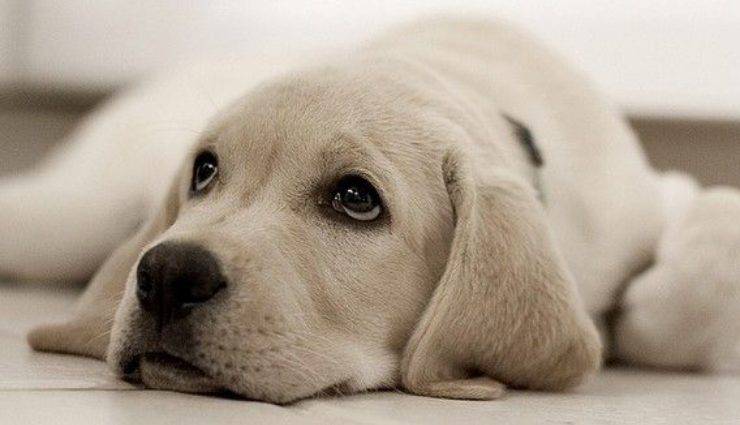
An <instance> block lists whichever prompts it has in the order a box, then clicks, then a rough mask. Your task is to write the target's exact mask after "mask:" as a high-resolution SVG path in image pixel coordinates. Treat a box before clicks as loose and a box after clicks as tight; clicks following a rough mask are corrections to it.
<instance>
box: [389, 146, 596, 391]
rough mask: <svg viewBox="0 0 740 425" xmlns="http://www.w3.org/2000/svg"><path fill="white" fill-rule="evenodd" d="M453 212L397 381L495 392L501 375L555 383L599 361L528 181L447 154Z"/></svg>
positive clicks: (421, 387)
mask: <svg viewBox="0 0 740 425" xmlns="http://www.w3.org/2000/svg"><path fill="white" fill-rule="evenodd" d="M443 170H444V176H445V183H446V186H447V191H448V193H449V196H450V200H451V202H452V205H453V208H454V213H455V220H456V224H455V235H454V237H453V241H452V247H451V250H450V254H449V258H448V261H447V265H446V269H445V271H444V273H443V275H442V277H441V280H440V282H439V284H438V286H437V288H436V291H435V292H434V294H433V296H432V299H431V301H430V303H429V305H428V306H427V309H426V311H425V312H424V314H423V315H422V317H421V319H420V322H419V324H418V325H417V327H416V329H415V330H414V332H413V334H412V336H411V339H410V340H409V343H408V345H407V346H406V349H405V352H404V357H403V361H402V365H401V370H402V379H403V384H404V386H405V388H406V389H407V390H408V391H410V392H412V393H416V394H421V395H427V396H434V397H444V398H460V399H493V398H497V397H499V396H500V395H501V394H503V392H504V388H505V385H510V386H513V387H517V388H530V389H553V390H556V389H563V388H566V387H569V386H572V385H575V384H577V383H578V382H580V381H581V379H582V378H583V377H584V375H586V374H588V373H590V372H593V371H595V370H596V369H597V368H598V367H599V366H600V363H601V342H600V340H599V337H598V334H597V332H596V329H595V327H594V325H593V323H592V321H591V320H590V319H589V317H588V315H587V314H586V312H585V310H584V309H583V307H582V305H581V302H580V298H579V296H578V294H577V293H576V290H575V287H574V283H573V281H572V278H571V276H570V274H569V273H568V271H567V270H566V268H565V265H564V263H563V259H562V258H561V256H560V255H559V254H558V252H557V251H556V249H555V246H554V244H553V240H552V237H551V235H550V232H549V229H548V226H547V223H546V220H545V212H544V210H543V208H542V205H541V204H540V203H539V202H538V201H537V199H536V194H535V193H534V191H533V190H532V189H531V188H530V187H529V185H527V184H526V183H524V182H521V181H520V179H518V178H517V177H516V176H514V175H513V174H509V173H508V172H507V171H505V170H504V171H501V170H488V171H482V170H476V169H473V167H472V164H470V163H469V162H468V161H467V159H466V158H465V157H464V156H463V155H462V153H461V152H452V153H450V154H448V155H447V156H446V158H445V160H444V164H443Z"/></svg>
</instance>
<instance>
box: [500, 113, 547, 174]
mask: <svg viewBox="0 0 740 425" xmlns="http://www.w3.org/2000/svg"><path fill="white" fill-rule="evenodd" d="M503 117H504V119H506V121H508V122H509V124H511V127H512V128H513V129H514V136H516V138H517V140H519V143H520V144H521V145H522V147H523V148H524V150H525V151H526V152H527V155H528V156H529V161H530V162H531V163H532V165H534V166H535V167H537V168H539V167H542V166H543V165H545V160H544V159H543V158H542V152H540V150H539V148H538V147H537V143H535V140H534V136H533V135H532V132H531V131H530V130H529V127H527V126H525V125H524V124H522V123H521V122H520V121H518V120H515V119H514V118H512V117H510V116H508V115H506V114H503Z"/></svg>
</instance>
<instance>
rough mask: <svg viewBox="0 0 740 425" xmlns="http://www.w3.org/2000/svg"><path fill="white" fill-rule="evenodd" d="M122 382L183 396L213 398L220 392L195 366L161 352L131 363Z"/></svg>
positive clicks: (126, 368) (211, 379) (142, 356)
mask: <svg viewBox="0 0 740 425" xmlns="http://www.w3.org/2000/svg"><path fill="white" fill-rule="evenodd" d="M123 372H124V376H123V378H124V379H125V380H127V381H131V382H140V383H142V384H144V385H145V386H146V387H149V388H153V389H160V390H172V391H180V392H185V393H197V394H213V393H219V392H222V391H224V387H223V386H220V385H218V384H217V383H216V382H215V381H214V380H213V378H211V377H210V376H208V375H207V374H206V373H205V372H204V371H203V370H202V369H200V368H198V367H196V366H195V365H193V364H191V363H189V362H187V361H185V360H183V359H181V358H180V357H176V356H173V355H171V354H169V353H165V352H152V353H145V354H142V355H139V356H136V357H135V358H133V359H131V360H130V361H129V362H127V363H126V365H125V367H124V370H123Z"/></svg>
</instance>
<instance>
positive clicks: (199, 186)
mask: <svg viewBox="0 0 740 425" xmlns="http://www.w3.org/2000/svg"><path fill="white" fill-rule="evenodd" d="M217 173H218V159H217V158H216V155H214V154H213V153H211V152H208V151H204V152H201V153H199V154H198V156H197V157H195V163H194V164H193V181H192V182H191V184H190V190H191V191H192V193H194V194H199V193H201V192H203V190H205V189H207V188H208V186H209V185H210V184H211V182H212V181H213V179H214V178H215V177H216V174H217Z"/></svg>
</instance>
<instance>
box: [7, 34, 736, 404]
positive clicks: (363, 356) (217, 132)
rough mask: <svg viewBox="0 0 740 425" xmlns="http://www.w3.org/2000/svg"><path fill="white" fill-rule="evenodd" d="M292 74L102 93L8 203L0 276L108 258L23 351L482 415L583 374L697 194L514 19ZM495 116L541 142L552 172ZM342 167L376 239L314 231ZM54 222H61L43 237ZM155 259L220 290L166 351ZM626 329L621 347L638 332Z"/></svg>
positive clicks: (174, 384) (149, 375)
mask: <svg viewBox="0 0 740 425" xmlns="http://www.w3.org/2000/svg"><path fill="white" fill-rule="evenodd" d="M292 62H294V61H288V60H280V59H275V58H271V59H266V58H252V59H251V60H250V61H246V62H242V63H233V62H232V63H226V64H210V65H209V66H208V67H207V68H197V69H196V70H195V71H191V72H190V73H185V74H180V76H179V77H172V76H169V75H167V76H166V77H165V78H163V79H161V80H158V81H155V82H151V83H149V84H148V85H145V86H142V87H140V88H138V89H136V90H135V91H133V92H130V93H129V94H128V95H127V96H125V97H124V98H122V99H119V100H114V101H113V103H112V104H111V105H109V106H108V107H106V108H104V109H103V110H102V111H100V112H99V113H98V114H97V115H96V116H94V117H93V118H92V119H91V120H89V121H88V123H87V124H85V125H84V126H83V128H82V129H81V130H80V131H79V132H78V134H77V135H76V136H75V137H74V138H73V140H72V141H71V145H70V147H69V148H68V149H67V151H66V152H64V153H63V154H62V155H61V156H60V157H58V158H57V159H56V160H52V161H51V162H49V163H47V164H46V165H45V166H43V167H42V168H41V169H40V170H39V171H37V172H35V173H34V175H32V176H27V177H23V178H18V179H17V180H14V181H9V182H5V183H3V184H2V185H0V203H2V208H0V214H2V217H0V218H2V220H0V226H3V227H2V232H0V233H2V234H4V235H6V238H5V241H3V242H0V244H1V245H0V271H3V272H6V273H9V274H13V275H17V276H20V277H28V278H45V279H48V278H57V279H70V278H81V277H83V276H85V275H86V274H88V273H89V272H90V271H91V270H92V267H93V266H94V265H95V264H97V263H98V262H99V261H100V259H101V257H102V256H103V255H105V254H107V253H109V252H110V251H111V249H112V247H114V246H116V245H118V244H122V245H121V247H120V248H118V249H117V250H116V251H115V253H113V254H112V256H111V257H110V258H109V259H108V261H107V262H106V263H105V264H104V265H103V267H102V268H101V269H100V270H99V271H98V272H97V274H96V275H95V277H94V278H93V280H92V282H91V284H90V287H89V288H88V290H87V292H86V294H85V295H84V296H83V298H82V300H81V301H80V305H79V309H78V312H77V315H76V316H75V317H74V318H72V319H70V321H69V322H67V323H64V324H61V325H53V326H48V327H42V328H39V329H36V330H35V331H33V332H32V333H31V335H30V336H29V340H30V342H31V345H32V346H34V347H35V348H37V349H43V350H51V351H63V352H72V353H78V354H84V355H90V356H94V357H99V358H104V357H107V360H108V361H109V362H110V364H111V366H112V367H113V369H114V370H115V371H116V372H118V373H122V370H123V369H124V367H125V363H126V361H127V360H128V359H131V358H133V357H135V356H136V355H138V354H142V353H145V352H153V351H166V352H168V353H170V354H172V355H175V356H177V357H180V358H182V359H184V360H185V361H187V362H189V363H191V364H193V365H195V366H197V367H198V368H199V369H201V370H202V371H204V372H205V375H206V376H207V378H203V377H202V376H201V377H193V376H188V375H178V374H177V373H176V372H177V371H176V370H170V369H167V368H166V367H161V365H160V366H158V365H156V364H143V365H142V367H141V371H140V375H141V376H140V378H141V379H142V380H143V382H144V383H145V384H147V385H149V386H152V387H160V388H170V389H179V390H182V391H194V392H211V391H214V390H217V389H228V390H230V391H233V392H236V393H238V394H241V395H243V396H246V397H250V398H257V399H262V400H267V401H273V402H289V401H292V400H295V399H299V398H302V397H307V396H311V395H315V394H317V393H321V392H324V391H327V390H336V391H339V392H343V393H344V392H355V391H363V390H367V389H375V388H388V387H399V386H400V387H402V388H404V389H406V390H407V391H410V392H413V393H417V394H423V395H429V396H438V397H450V398H465V399H492V398H496V397H499V396H500V395H501V394H502V393H503V391H504V388H505V387H506V386H514V387H524V388H534V389H552V390H559V389H563V388H567V387H571V386H573V385H576V384H577V383H578V382H580V381H581V380H582V379H583V378H584V377H586V376H587V375H589V374H590V373H593V372H594V371H595V370H596V369H597V368H598V367H599V365H600V362H601V351H602V350H601V342H600V339H599V336H598V334H597V332H596V329H595V327H594V324H593V322H592V318H593V319H599V318H600V316H601V314H602V313H604V312H605V311H606V310H608V309H609V308H610V307H611V306H612V304H613V303H614V302H616V297H617V293H618V288H619V287H620V284H621V283H622V282H623V281H625V280H626V279H628V278H629V277H630V276H631V275H632V274H633V273H635V271H636V270H638V269H639V268H640V267H642V266H644V265H645V264H646V263H647V262H649V261H650V260H651V258H652V257H653V254H654V253H655V250H656V247H657V246H658V243H659V239H660V236H661V234H662V232H663V229H664V227H665V224H666V222H668V221H669V220H671V218H672V217H674V216H682V213H681V211H680V210H682V209H684V208H687V205H688V204H690V203H691V199H692V198H691V195H690V194H691V193H693V192H692V190H693V189H692V188H691V182H690V181H688V180H687V181H685V182H684V180H682V179H681V178H678V179H676V178H673V177H667V178H663V177H661V176H659V175H658V174H657V173H656V172H654V171H653V170H651V168H650V167H649V166H648V164H647V162H646V160H645V158H644V155H643V153H642V151H641V150H640V148H639V146H638V144H637V141H636V139H635V137H634V135H633V134H632V132H631V131H630V129H629V128H628V126H627V125H626V124H625V122H624V121H623V119H622V118H621V117H620V116H619V114H618V113H617V112H615V111H614V110H613V108H612V107H611V106H610V105H609V104H608V103H607V102H605V101H604V99H603V98H602V97H601V96H600V95H598V94H597V93H596V92H595V90H594V89H593V88H592V87H591V86H590V84H589V83H588V81H587V79H585V78H584V77H583V76H582V75H580V74H579V73H578V72H576V71H574V70H572V69H570V68H569V67H568V66H567V65H566V64H564V63H563V62H562V61H561V60H560V59H559V58H558V57H556V56H555V55H553V54H552V53H551V52H550V50H549V49H547V48H546V47H543V46H542V45H540V44H539V43H537V42H536V41H533V40H532V39H531V38H530V37H528V36H527V35H525V34H522V33H521V32H519V31H518V30H515V29H512V28H510V27H509V26H507V25H504V24H500V23H486V22H466V21H440V20H433V21H425V22H421V23H417V24H415V25H411V26H406V27H403V28H401V29H398V30H397V31H395V32H392V33H389V34H387V35H386V36H385V37H383V38H380V39H377V40H375V41H374V42H372V43H370V44H368V45H367V46H364V47H363V48H361V49H359V50H357V51H355V52H351V53H348V54H344V55H337V57H335V58H329V59H326V60H320V61H318V62H319V63H310V64H308V65H307V66H304V67H302V68H301V67H299V70H298V71H295V72H292V73H288V74H284V75H283V76H280V77H275V76H276V75H278V74H282V73H284V72H287V71H288V70H289V69H292ZM268 76H270V77H271V78H270V79H267V80H266V77H268ZM194 91H197V92H199V93H201V95H199V96H191V95H189V94H192V93H193V92H194ZM203 93H205V95H202V94H203ZM225 104H229V106H227V107H224V108H221V106H222V105H225ZM216 107H219V108H218V109H219V111H220V112H218V113H217V114H216V113H215V111H214V110H213V109H214V108H216ZM502 114H506V115H509V116H511V117H515V118H516V119H517V120H519V121H521V122H523V123H526V125H527V126H528V127H529V128H530V129H531V130H532V132H533V134H534V137H535V139H536V141H537V144H538V146H539V147H540V149H541V150H542V153H543V156H544V158H545V161H546V163H545V166H544V168H543V169H542V170H541V172H540V173H541V175H539V176H538V175H537V174H538V171H537V170H535V169H534V167H532V165H531V164H530V163H529V161H528V159H527V156H526V154H525V152H524V151H523V150H522V148H521V146H520V145H519V142H518V140H517V139H516V137H515V136H514V134H513V131H512V128H511V126H510V124H509V123H508V122H507V121H506V120H505V119H504V118H503V116H502ZM207 121H208V122H210V124H208V125H207V126H206V125H205V123H206V122H207ZM153 123H159V125H162V126H164V127H168V126H169V128H170V130H171V131H169V132H168V131H164V132H163V131H155V130H156V128H157V125H156V124H153ZM203 147H209V148H211V149H213V150H214V151H216V152H217V153H218V155H219V158H220V174H219V180H218V182H217V185H216V187H215V188H214V189H213V190H212V191H211V192H210V193H209V194H208V195H207V196H206V197H204V198H203V199H202V200H196V199H189V198H188V196H187V186H188V182H189V180H190V170H191V167H192V161H193V156H194V154H195V153H196V152H198V150H199V149H201V148H203ZM178 169H179V170H180V172H179V173H178V172H176V170H178ZM348 172H353V173H361V174H363V175H365V176H367V177H368V178H369V179H370V180H371V181H372V182H374V183H375V185H376V187H378V190H379V192H380V194H381V196H382V197H383V200H384V203H385V208H386V211H387V213H388V214H387V215H386V216H383V218H381V219H380V220H379V221H378V222H375V223H369V224H368V223H364V224H357V223H349V222H347V221H346V220H344V221H342V219H340V218H338V217H335V216H332V215H331V213H329V212H327V207H326V205H325V202H324V200H325V194H326V191H328V190H329V188H330V187H331V184H332V182H333V181H335V180H336V179H337V178H338V177H339V176H341V175H342V174H343V173H348ZM173 178H174V181H175V183H174V184H173V185H171V184H170V181H171V180H173ZM535 181H540V182H541V183H542V185H541V190H542V193H538V192H537V188H536V186H535V184H534V183H535ZM169 187H171V189H169V190H168V188H169ZM51 188H54V189H53V190H52V189H51ZM37 189H38V190H42V192H41V193H38V192H36V194H34V195H31V194H30V193H29V192H30V191H32V190H37ZM670 193H681V194H683V193H686V194H687V195H686V196H685V198H686V201H685V202H678V203H675V204H676V205H674V203H672V201H671V200H672V199H674V198H675V197H674V196H670V197H669V196H668V194H670ZM52 194H53V196H52ZM70 194H74V195H77V196H68V195H70ZM540 196H541V197H542V198H543V199H545V202H544V204H543V203H542V202H540V201H539V200H538V197H540ZM666 198H670V199H666ZM23 201H25V202H23ZM19 202H20V204H19ZM44 204H46V205H50V206H52V207H53V206H56V205H58V206H59V207H58V209H57V211H58V212H59V215H58V216H57V217H56V219H54V218H51V217H49V213H48V212H46V213H41V212H39V211H37V209H38V208H40V206H41V205H44ZM154 205H162V206H161V207H159V208H154V207H153V206H154ZM54 208H57V207H54ZM47 211H48V210H47ZM41 216H44V218H45V219H46V221H45V222H44V223H43V224H41V227H40V228H36V227H35V225H34V223H35V222H36V221H37V220H39V217H41ZM121 217H124V218H121ZM136 222H145V224H143V225H142V228H141V230H139V231H138V233H136V235H134V236H130V235H131V234H132V233H133V232H132V230H131V229H132V227H133V226H134V223H136ZM57 229H60V230H57ZM8 235H9V236H8ZM52 235H55V236H52ZM124 235H129V237H130V238H131V239H130V240H129V241H128V242H125V243H123V239H124ZM49 239H52V242H51V243H50V244H49ZM162 241H189V242H195V243H197V244H199V245H201V246H203V247H206V248H207V249H209V250H210V251H211V252H213V253H214V254H215V255H216V257H217V258H219V260H220V262H221V264H222V266H223V268H224V270H223V271H224V273H225V274H226V276H227V279H228V282H229V285H228V287H227V290H226V291H225V292H224V294H219V295H218V296H217V297H216V298H215V299H213V300H212V301H210V302H209V303H207V304H205V305H203V306H201V307H199V308H198V309H197V310H196V311H194V312H193V314H192V315H191V316H189V318H188V320H187V323H186V324H184V325H183V326H180V327H178V328H176V329H170V330H169V331H165V332H163V333H162V334H161V335H157V334H156V333H155V332H154V330H153V325H152V320H151V318H149V317H147V315H146V314H143V312H142V311H141V309H140V308H139V306H138V303H137V301H136V298H135V296H134V291H135V284H136V282H135V280H136V279H135V273H133V272H132V271H133V270H135V267H136V264H137V263H138V259H139V258H140V257H141V255H142V254H143V253H144V252H146V250H147V249H148V248H149V247H152V246H154V245H156V244H157V243H160V242H162ZM727 243H731V241H730V242H727ZM47 244H48V245H47ZM65 246H70V247H71V248H70V251H69V252H67V251H65V250H64V247H65ZM668 261H669V262H670V261H671V260H668ZM734 283H735V284H740V282H734ZM666 284H670V282H666ZM634 291H639V288H636V289H634ZM628 301H629V302H630V303H632V304H634V305H639V303H640V302H641V301H640V300H634V299H633V298H632V293H631V292H630V293H628ZM116 305H118V307H117V309H116V307H115V306H116ZM730 307H733V308H734V306H730ZM730 307H728V309H730ZM631 314H632V315H631V316H630V317H629V318H628V319H627V321H626V322H625V324H624V325H622V328H620V329H621V330H620V335H622V340H620V341H619V347H620V352H623V353H627V354H630V351H629V348H628V347H629V346H630V344H632V343H633V341H637V343H638V344H642V343H643V342H642V341H645V339H646V337H647V336H646V335H648V336H649V335H651V334H650V332H652V331H641V330H640V326H639V324H638V325H633V323H634V322H635V320H638V321H639V320H641V319H639V318H638V319H635V317H637V316H635V314H636V313H634V312H633V313H631ZM733 317H734V316H733ZM111 327H112V331H111ZM635 334H639V335H637V336H635ZM733 337H735V336H733ZM625 347H627V348H625ZM671 349H675V347H673V348H671ZM659 351H660V350H659V349H658V352H659ZM659 354H660V355H655V356H652V355H650V354H647V355H648V356H651V357H650V358H651V359H654V361H652V363H656V364H661V362H662V358H663V357H661V355H664V354H666V353H659ZM630 356H631V357H635V356H634V355H632V354H630ZM638 360H642V361H645V359H642V358H640V359H638ZM645 362H647V363H651V361H650V359H648V360H647V361H645ZM689 363H691V362H690V361H689ZM694 363H696V362H694Z"/></svg>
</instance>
